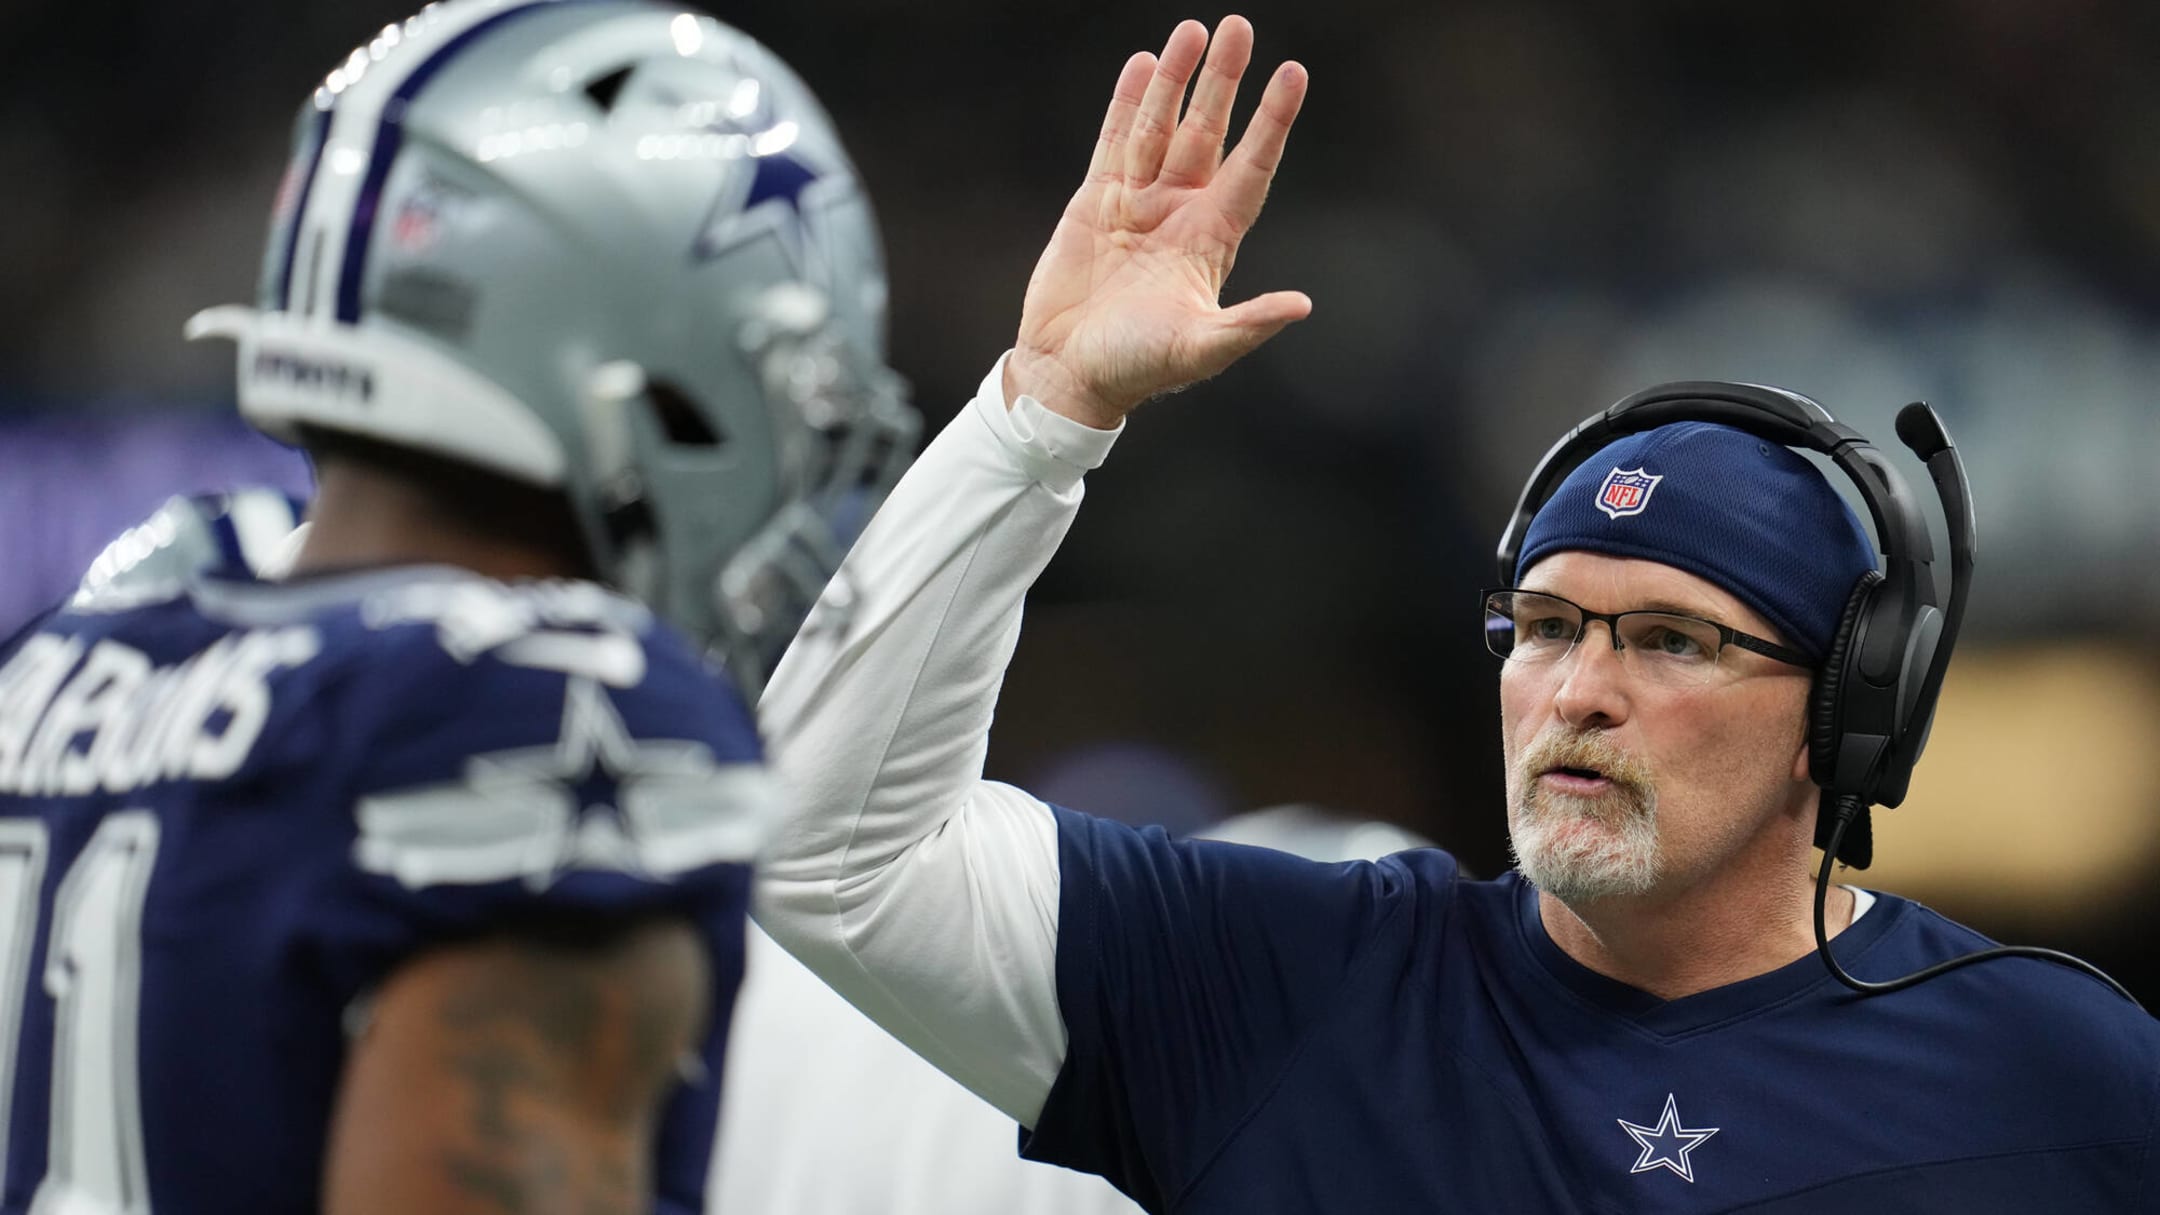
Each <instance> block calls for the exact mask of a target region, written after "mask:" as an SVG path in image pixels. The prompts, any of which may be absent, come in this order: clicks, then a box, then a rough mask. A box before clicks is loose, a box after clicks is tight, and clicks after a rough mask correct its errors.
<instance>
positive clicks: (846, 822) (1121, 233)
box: [759, 17, 1309, 1123]
mask: <svg viewBox="0 0 2160 1215" xmlns="http://www.w3.org/2000/svg"><path fill="white" fill-rule="evenodd" d="M1207 42H1208V38H1207V33H1206V30H1205V29H1204V28H1203V27H1201V26H1200V25H1199V24H1198V23H1195V22H1187V23H1185V24H1183V25H1181V26H1180V27H1179V28H1178V29H1177V31H1176V32H1174V33H1173V34H1172V35H1171V38H1170V40H1169V43H1168V44H1167V45H1166V46H1165V48H1164V50H1163V53H1162V55H1161V57H1160V58H1159V59H1158V57H1156V56H1154V55H1150V54H1140V55H1135V56H1134V57H1133V58H1132V59H1131V60H1130V61H1128V62H1127V64H1126V65H1125V69H1124V71H1123V72H1122V73H1121V75H1120V76H1119V79H1118V83H1117V86H1116V89H1115V91H1114V94H1113V97H1112V100H1111V104H1110V108H1109V112H1108V114H1107V116H1106V118H1105V121H1104V125H1103V129H1102V133H1101V137H1100V139H1099V141H1098V143H1097V145H1096V149H1095V154H1094V159H1093V162H1092V164H1091V166H1090V168H1089V170H1088V174H1087V178H1086V180H1085V181H1084V182H1083V184H1082V186H1081V188H1080V190H1079V191H1078V192H1077V193H1076V194H1075V195H1074V196H1073V199H1072V202H1071V203H1070V204H1069V205H1068V207H1067V208H1066V210H1065V213H1064V216H1063V217H1062V219H1061V220H1060V222H1059V224H1058V227H1057V230H1056V232H1055V234H1054V235H1053V236H1052V238H1051V242H1050V245H1049V247H1048V249H1047V250H1046V251H1045V252H1044V254H1043V257H1042V260H1041V262H1040V263H1039V264H1038V265H1037V267H1036V270H1035V274H1034V277H1033V279H1032V280H1031V281H1030V283H1029V287H1028V295H1027V302H1026V306H1025V308H1024V311H1023V317H1022V321H1021V326H1020V331H1019V336H1018V339H1017V342H1016V345H1015V349H1014V352H1013V353H1012V355H1011V356H1009V358H1008V359H1006V360H1004V361H1002V362H1001V364H1000V367H999V369H998V370H997V371H995V372H993V374H992V378H990V379H989V380H987V381H986V382H985V383H984V385H983V388H982V390H981V392H980V393H978V395H977V397H976V398H975V400H974V401H973V402H972V403H971V404H970V405H969V407H968V408H967V409H965V410H963V411H962V413H961V415H960V417H958V418H957V419H955V420H954V422H953V423H952V425H951V426H949V427H948V428H947V429H946V431H945V432H944V433H943V434H941V435H940V436H939V437H938V438H937V439H936V440H935V441H934V442H933V443H932V444H931V446H930V448H929V450H927V451H926V452H925V453H924V455H923V457H922V459H921V460H919V461H917V463H916V465H915V466H914V468H913V469H912V470H911V471H910V472H909V474H908V475H907V477H905V478H903V480H902V482H901V484H900V485H899V487H898V488H896V490H895V491H894V493H893V496H892V498H891V499H890V500H889V501H888V502H887V503H886V505H885V506H884V507H883V509H881V510H880V512H879V514H878V515H877V517H876V518H875V519H874V520H873V521H872V523H871V525H870V527H869V529H868V530H867V531H866V532H865V534H864V536H863V537H862V538H861V539H860V540H859V541H858V542H857V543H856V545H855V547H854V549H853V550H852V552H851V554H850V556H849V558H848V562H847V565H846V566H845V567H844V568H843V574H842V577H841V578H840V579H838V580H836V583H835V585H836V586H840V587H846V588H851V589H852V590H853V591H854V592H855V593H856V594H858V595H860V596H861V601H860V602H859V603H858V604H857V605H856V609H855V613H854V624H853V626H852V628H851V632H850V635H849V636H847V637H846V638H844V639H841V640H840V641H838V642H837V643H834V642H829V641H828V640H827V639H826V638H825V637H823V636H821V635H820V630H819V628H818V616H817V615H816V614H813V616H812V619H811V623H810V624H808V625H806V626H805V630H804V638H803V640H802V641H799V642H798V644H797V646H796V647H795V648H794V649H792V650H791V651H790V652H789V654H788V656H787V658H786V659H785V660H784V661H783V662H782V663H781V665H780V667H779V668H778V670H777V671H776V672H775V675H774V678H773V680H772V682H771V684H770V685H769V687H768V689H767V692H766V695H765V698H764V701H763V703H762V705H761V715H762V717H763V719H764V722H765V724H766V727H767V730H768V733H769V736H770V737H771V738H772V740H773V744H772V745H773V757H774V759H775V762H776V764H777V766H778V767H779V768H780V770H781V772H782V775H783V777H784V779H785V781H786V783H787V785H788V792H789V795H790V798H791V799H792V801H793V809H794V811H795V815H794V817H793V819H792V820H791V821H790V822H789V823H788V824H787V825H786V827H785V828H784V829H783V830H782V832H781V834H780V836H779V837H778V838H777V839H776V840H775V841H774V842H773V843H772V844H771V845H770V846H769V847H768V849H767V851H766V853H765V854H764V857H763V860H762V862H761V867H760V871H759V882H760V888H759V918H760V920H761V921H762V922H763V923H764V924H765V926H766V927H767V929H768V930H769V931H770V932H771V933H772V935H773V936H774V937H775V938H777V939H779V940H780V941H781V943H782V944H783V945H785V946H787V947H788V949H789V950H790V951H792V952H794V953H795V954H796V955H797V956H798V957H800V958H802V959H803V960H804V961H805V962H806V963H808V964H809V965H810V966H811V968H812V969H813V970H815V971H817V972H818V973H819V975H820V976H821V977H823V978H824V979H825V980H826V981H827V982H829V983H831V984H832V985H833V986H834V987H835V988H836V989H837V990H839V991H840V993H841V994H842V995H844V996H846V997H847V998H848V999H850V1000H851V1001H853V1002H854V1003H856V1004H857V1006H858V1007H861V1008H862V1009H863V1010H864V1011H865V1012H867V1013H868V1014H869V1015H870V1016H871V1017H872V1018H873V1019H874V1020H877V1021H878V1022H879V1023H880V1024H882V1025H884V1026H885V1027H886V1028H887V1029H888V1030H889V1031H891V1032H892V1033H893V1034H894V1035H895V1036H896V1037H898V1038H900V1039H901V1040H902V1041H903V1042H906V1043H907V1044H908V1045H910V1046H912V1047H914V1048H915V1049H916V1050H917V1051H919V1052H921V1053H922V1054H923V1055H924V1056H925V1057H927V1058H928V1059H929V1060H930V1061H931V1062H932V1063H934V1064H936V1065H937V1066H939V1067H940V1068H942V1069H943V1070H945V1071H946V1072H948V1073H949V1074H951V1075H952V1076H953V1077H954V1078H955V1079H957V1080H959V1081H960V1082H961V1083H962V1084H964V1085H966V1086H968V1087H969V1088H971V1089H973V1090H974V1091H975V1092H977V1093H978V1094H980V1095H982V1096H983V1097H985V1098H986V1099H988V1100H990V1101H991V1102H992V1103H993V1104H995V1105H997V1106H998V1107H999V1108H1001V1109H1003V1110H1005V1111H1006V1112H1007V1113H1009V1114H1011V1115H1012V1116H1013V1117H1015V1118H1016V1119H1018V1120H1019V1121H1021V1122H1023V1123H1031V1122H1032V1120H1033V1118H1034V1117H1035V1114H1036V1113H1037V1111H1039V1110H1040V1108H1041V1106H1042V1102H1043V1099H1044V1097H1045V1096H1046V1095H1047V1093H1048V1092H1049V1090H1050V1086H1051V1083H1052V1081H1053V1080H1054V1079H1055V1078H1056V1075H1057V1072H1058V1069H1059V1066H1060V1064H1061V1063H1062V1060H1063V1055H1064V1050H1065V1036H1064V1027H1063V1025H1062V1023H1061V1021H1060V1020H1059V1013H1058V1007H1057V987H1056V966H1055V964H1056V952H1057V914H1058V905H1059V881H1060V874H1059V859H1058V855H1059V854H1058V842H1057V836H1056V829H1055V826H1054V822H1053V819H1052V817H1051V814H1050V812H1049V810H1048V809H1047V808H1046V807H1045V806H1044V805H1043V804H1042V803H1041V802H1039V801H1037V800H1035V799H1034V798H1032V797H1030V796H1029V795H1027V794H1025V793H1024V792H1021V791H1019V790H1016V789H1012V788H1010V787H1008V786H1003V785H998V784H994V783H988V782H984V781H983V780H982V768H983V760H984V757H985V754H986V752H987V739H988V732H989V726H990V720H991V716H992V711H993V709H994V707H995V704H996V700H997V693H998V689H999V686H1000V684H1001V682H1002V680H1003V675H1004V669H1005V664H1006V662H1007V660H1008V659H1009V658H1010V657H1011V654H1012V650H1013V646H1014V644H1015V642H1016V640H1017V637H1018V632H1019V625H1020V613H1021V604H1022V601H1023V599H1024V597H1025V595H1026V592H1027V589H1028V587H1029V586H1030V585H1031V584H1032V583H1033V581H1034V579H1035V577H1036V575H1037V574H1039V573H1040V572H1041V570H1042V568H1043V566H1044V565H1045V564H1047V563H1048V561H1049V559H1050V556H1051V554H1052V552H1053V551H1054V550H1055V548H1056V546H1057V544H1058V542H1059V541H1060V540H1061V539H1062V537H1063V535H1064V533H1065V530H1066V528H1067V527H1068V526H1069V524H1070V522H1071V519H1072V516H1073V514H1074V512H1075V511H1077V509H1078V506H1079V500H1080V481H1081V476H1082V474H1084V473H1085V472H1086V471H1087V470H1088V469H1089V468H1092V467H1093V466H1094V465H1095V464H1096V463H1099V462H1100V461H1101V459H1102V458H1103V455H1104V453H1105V452H1106V451H1107V449H1108V446H1109V440H1110V437H1111V434H1112V433H1113V432H1112V431H1111V430H1110V429H1108V428H1112V427H1115V426H1116V425H1117V424H1118V423H1119V422H1120V421H1121V420H1122V418H1123V416H1124V414H1125V413H1126V412H1129V411H1130V409H1131V408H1132V407H1133V406H1134V405H1135V404H1137V403H1138V402H1139V401H1140V400H1143V399H1145V398H1146V397H1149V396H1152V395H1155V394H1158V393H1160V392H1164V391H1168V390H1170V389H1173V388H1176V387H1178V386H1180V385H1183V384H1186V383H1189V382H1191V381H1193V380H1196V379H1199V378H1201V377H1203V376H1206V375H1210V374H1213V373H1214V372H1216V371H1219V370H1220V369H1221V368H1223V367H1224V366H1227V365H1228V364H1229V363H1230V362H1232V361H1234V360H1235V359H1237V358H1238V357H1240V356H1241V355H1243V354H1244V353H1246V352H1247V351H1249V350H1251V349H1253V348H1254V347H1257V346H1258V345H1259V344H1260V343H1261V342H1263V341H1265V340H1267V338H1268V337H1270V336H1272V335H1273V334H1274V333H1275V332H1277V331H1279V330H1280V329H1281V328H1282V327H1283V326H1284V325H1287V324H1289V323H1290V322H1291V321H1293V320H1295V319H1297V318H1298V317H1301V316H1303V315H1304V314H1305V312H1306V311H1307V309H1308V308H1309V303H1308V301H1306V300H1305V298H1304V297H1303V296H1302V295H1298V294H1296V293H1276V294H1273V295H1265V296H1261V297H1259V298H1257V299H1254V300H1250V301H1247V302H1246V303H1243V304H1239V305H1237V306H1235V307H1231V308H1223V307H1221V306H1220V305H1219V302H1218V299H1219V294H1220V292H1221V289H1222V284H1223V280H1224V278H1225V277H1226V276H1227V275H1228V273H1229V270H1230V264H1231V261H1232V260H1233V258H1234V256H1235V254H1236V251H1237V247H1238V244H1239V242H1240V241H1241V240H1242V239H1243V237H1244V234H1245V232H1246V230H1247V229H1248V228H1249V227H1250V226H1251V224H1252V223H1253V221H1254V220H1255V219H1256V218H1257V216H1258V214H1259V211H1260V206H1261V203H1262V201H1263V200H1264V198H1265V196H1266V193H1267V187H1268V183H1269V181H1270V180H1272V178H1273V174H1274V169H1275V165H1276V163H1277V161H1278V160H1279V158H1280V156H1281V153H1282V149H1283V144H1284V141H1285V139H1286V137H1287V135H1288V132H1289V128H1290V125H1291V122H1292V121H1293V120H1294V119H1295V117H1296V114H1297V110H1298V107H1299V104H1300V103H1301V101H1302V98H1303V94H1304V88H1305V78H1304V75H1303V72H1302V69H1299V68H1298V67H1297V66H1296V65H1295V64H1286V65H1284V67H1283V68H1282V69H1280V70H1278V71H1277V72H1276V73H1275V74H1274V75H1273V76H1272V77H1271V78H1270V79H1269V81H1268V84H1267V87H1266V90H1265V93H1264V95H1263V97H1262V99H1261V101H1260V105H1259V108H1258V111H1257V113H1256V114H1255V117H1254V118H1253V120H1252V122H1251V124H1250V125H1249V126H1248V128H1247V131H1246V133H1245V135H1244V136H1243V138H1242V139H1241V140H1240V141H1239V143H1238V145H1237V148H1236V150H1235V151H1233V152H1232V153H1231V154H1230V155H1229V157H1228V158H1227V159H1224V158H1223V155H1222V147H1223V141H1224V137H1225V132H1226V131H1227V128H1228V124H1229V118H1230V112H1231V107H1232V102H1233V100H1234V96H1235V92H1236V89H1237V85H1238V81H1239V79H1240V77H1241V76H1242V75H1243V73H1244V70H1245V68H1246V66H1247V63H1248V62H1249V60H1250V56H1251V50H1252V31H1251V27H1250V26H1248V25H1247V24H1246V23H1245V22H1244V20H1243V19H1242V18H1236V17H1232V18H1228V19H1225V21H1224V22H1223V24H1222V26H1221V28H1220V30H1219V31H1218V33H1217V35H1216V38H1215V46H1214V49H1213V51H1212V52H1211V53H1210V55H1209V58H1208V63H1207V65H1206V66H1205V67H1202V66H1201V58H1202V52H1203V50H1204V49H1205V48H1206V46H1207ZM1196 72H1197V74H1198V75H1199V83H1198V85H1197V87H1196V89H1195V92H1194V95H1193V100H1192V103H1191V105H1190V107H1189V108H1187V109H1186V111H1185V114H1184V117H1183V119H1182V120H1181V119H1180V118H1179V113H1178V110H1179V103H1180V101H1181V99H1182V97H1183V95H1184V92H1185V89H1186V86H1187V84H1188V83H1189V82H1190V81H1191V80H1192V79H1193V77H1194V75H1195V74H1196ZM1008 407H1009V408H1008Z"/></svg>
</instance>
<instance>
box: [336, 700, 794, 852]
mask: <svg viewBox="0 0 2160 1215" xmlns="http://www.w3.org/2000/svg"><path fill="white" fill-rule="evenodd" d="M772 806H773V794H772V792H771V784H770V778H769V777H768V775H767V774H766V773H765V771H764V769H763V767H762V765H760V764H757V763H754V762H739V763H730V764H720V763H716V762H714V759H713V755H712V751H711V750H710V749H709V748H708V747H706V746H705V745H704V744H703V743H698V742H692V741H689V740H687V739H650V738H640V737H637V736H635V735H634V734H633V733H632V732H631V731H630V730H629V729H628V728H627V726H626V725H625V723H624V721H623V718H622V714H621V712H620V711H619V710H618V709H617V708H616V707H615V704H614V702H613V701H612V699H611V698H610V697H609V696H608V694H607V692H606V691H604V690H603V689H602V688H601V687H600V685H599V683H597V682H596V681H594V680H592V679H588V678H583V677H577V676H573V677H571V678H570V679H569V680H568V681H567V683H566V685H565V688H564V694H563V715H562V728H561V733H560V736H559V737H558V738H557V739H556V740H555V741H554V742H552V743H546V744H543V745H540V746H536V747H518V748H513V749H511V750H507V751H491V752H486V753H482V754H476V755H473V756H471V757H470V758H469V759H468V760H467V761H466V763H465V766H464V771H463V773H462V774H461V776H460V777H459V778H458V779H455V780H450V781H444V782H441V783H438V784H431V785H420V786H415V787H410V788H403V789H397V790H393V791H389V792H385V793H380V794H373V795H369V796H367V797H363V798H362V799H360V803H359V805H358V806H357V807H356V808H355V809H356V815H357V817H358V819H359V829H360V830H359V838H358V839H357V840H355V841H354V858H355V860H356V861H357V862H358V863H359V866H360V868H362V869H364V870H367V871H368V872H371V873H382V874H387V875H389V876H391V877H394V878H396V879H397V880H398V881H400V882H402V883H404V884H405V885H406V886H408V887H410V888H412V889H416V890H417V889H422V888H424V887H428V886H439V885H446V884H447V885H472V884H479V883H487V882H501V881H510V880H519V879H522V880H523V881H524V882H525V884H526V885H527V886H528V887H529V888H531V889H533V890H545V889H547V888H548V887H549V886H552V885H554V884H555V882H557V881H558V880H560V879H561V878H562V877H564V876H565V875H567V874H569V873H572V872H576V871H580V870H599V871H603V872H612V873H620V874H625V875H628V876H630V877H633V878H637V879H639V880H647V881H670V880H673V878H674V877H675V876H677V875H679V874H682V873H687V872H689V871H690V870H693V869H696V868H699V867H701V866H704V865H709V864H712V863H715V862H721V861H725V862H731V863H744V862H747V861H749V860H750V858H751V857H753V856H754V855H756V853H757V850H758V848H759V846H760V845H761V844H762V843H763V841H764V838H765V835H766V831H767V823H768V822H769V821H770V819H771V809H772Z"/></svg>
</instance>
